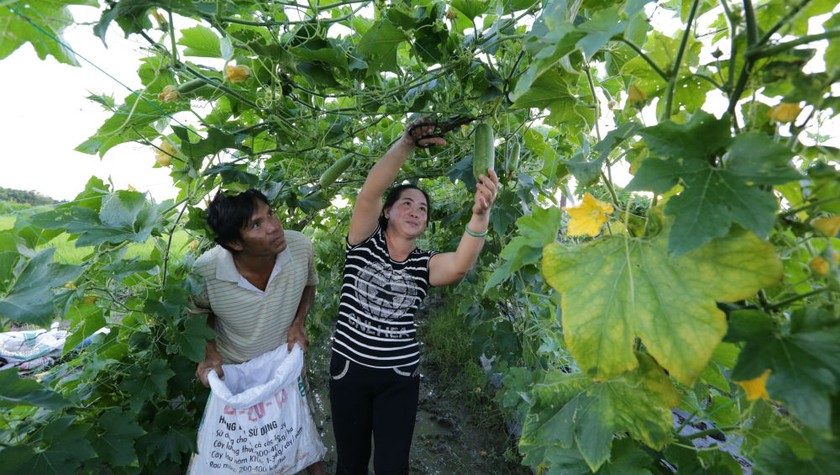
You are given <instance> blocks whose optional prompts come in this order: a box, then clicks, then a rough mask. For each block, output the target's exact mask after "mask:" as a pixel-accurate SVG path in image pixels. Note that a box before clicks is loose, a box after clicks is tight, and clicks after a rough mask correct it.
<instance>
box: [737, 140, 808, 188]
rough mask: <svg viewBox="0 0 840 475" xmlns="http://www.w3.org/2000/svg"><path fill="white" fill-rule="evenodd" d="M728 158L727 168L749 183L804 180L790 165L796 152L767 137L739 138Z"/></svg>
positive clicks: (763, 183) (775, 183)
mask: <svg viewBox="0 0 840 475" xmlns="http://www.w3.org/2000/svg"><path fill="white" fill-rule="evenodd" d="M727 155H728V156H727V159H726V165H725V167H726V169H727V170H729V171H731V172H732V173H734V174H735V175H738V176H739V177H740V178H742V179H743V180H744V181H745V182H746V183H748V184H758V185H781V184H784V183H788V182H791V181H794V180H799V179H801V178H803V177H802V174H801V173H799V172H798V171H797V170H796V169H795V168H793V166H792V165H791V160H792V159H793V155H794V154H793V151H792V150H791V149H789V148H788V147H785V146H783V145H781V144H780V143H778V142H776V141H775V140H773V139H772V138H771V137H769V136H767V135H765V134H760V133H757V132H748V133H746V134H740V135H738V136H736V137H735V139H734V140H733V141H732V145H731V146H730V147H729V152H728V154H727Z"/></svg>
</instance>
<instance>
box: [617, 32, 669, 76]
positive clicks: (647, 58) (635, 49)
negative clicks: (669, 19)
mask: <svg viewBox="0 0 840 475" xmlns="http://www.w3.org/2000/svg"><path fill="white" fill-rule="evenodd" d="M616 39H617V40H618V41H621V42H622V43H624V44H626V45H627V46H629V47H630V49H632V50H633V52H634V53H636V54H637V55H638V56H639V57H640V58H642V59H643V60H644V61H645V62H646V63H647V64H648V66H650V67H651V68H653V70H654V71H656V74H658V75H659V76H660V77H662V79H663V80H665V81H667V80H668V73H666V72H665V71H664V70H662V68H660V67H659V65H657V64H656V63H654V62H653V60H652V59H650V56H648V55H647V54H646V53H645V52H644V51H642V49H641V48H639V47H638V46H636V45H635V44H633V42H631V41H629V40H628V39H627V38H625V37H623V36H620V37H618V38H616Z"/></svg>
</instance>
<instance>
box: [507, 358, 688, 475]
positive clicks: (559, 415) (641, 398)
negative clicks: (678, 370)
mask: <svg viewBox="0 0 840 475" xmlns="http://www.w3.org/2000/svg"><path fill="white" fill-rule="evenodd" d="M552 379H554V380H553V381H550V382H549V383H547V384H548V385H546V386H544V387H543V388H541V389H539V390H540V391H542V392H543V393H544V394H545V395H544V396H543V397H545V398H547V400H544V401H540V405H539V408H538V409H537V412H533V411H532V412H529V414H528V416H527V418H526V422H525V425H524V427H523V432H522V439H521V440H520V447H529V446H534V445H556V446H559V447H561V448H570V447H571V446H572V443H573V442H574V444H575V445H576V446H577V447H578V449H579V450H580V452H581V454H582V455H583V457H584V459H585V460H586V463H587V464H588V465H589V468H590V469H591V470H592V471H593V472H594V471H596V470H598V468H599V467H600V466H601V465H603V464H604V463H605V462H606V461H607V459H608V458H609V455H610V449H611V445H612V441H613V435H614V434H615V433H617V432H628V433H629V434H630V436H631V437H632V438H633V439H635V440H638V441H641V442H643V443H644V444H646V445H647V446H649V447H651V448H653V449H657V450H658V449H661V448H662V447H664V446H665V444H667V442H668V441H669V440H670V431H671V427H672V425H673V418H672V414H671V408H672V407H674V406H676V405H677V404H678V403H679V397H678V395H677V392H676V389H675V388H674V386H673V384H672V383H671V381H670V379H669V378H668V376H667V375H666V374H665V373H664V372H663V371H662V368H660V367H659V366H657V365H656V363H655V362H653V360H652V359H650V357H647V356H644V355H640V357H639V360H638V366H637V367H636V369H635V370H633V371H631V372H628V373H625V374H623V375H621V376H620V377H618V378H616V379H612V380H607V381H602V382H601V383H599V384H595V383H594V382H593V381H589V380H584V379H582V378H581V375H560V376H559V377H557V378H552ZM543 384H546V383H543ZM582 385H583V386H582ZM558 394H559V395H560V397H559V398H557V397H555V396H554V395H558ZM568 394H575V395H574V396H573V397H572V398H571V399H569V400H568V401H567V402H564V399H565V397H564V396H563V395H568Z"/></svg>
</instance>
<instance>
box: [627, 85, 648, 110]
mask: <svg viewBox="0 0 840 475" xmlns="http://www.w3.org/2000/svg"><path fill="white" fill-rule="evenodd" d="M645 100H647V94H645V91H643V90H641V89H639V88H638V87H636V85H635V84H631V85H630V90H629V91H627V102H629V103H630V105H633V106H635V105H637V104H641V103H644V102H645Z"/></svg>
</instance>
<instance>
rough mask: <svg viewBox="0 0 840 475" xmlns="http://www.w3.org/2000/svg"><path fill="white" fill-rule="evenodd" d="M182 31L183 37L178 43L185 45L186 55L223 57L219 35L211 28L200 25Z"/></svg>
mask: <svg viewBox="0 0 840 475" xmlns="http://www.w3.org/2000/svg"><path fill="white" fill-rule="evenodd" d="M180 31H181V38H180V39H179V40H178V44H180V45H182V46H185V48H184V55H186V56H198V57H204V58H220V57H222V49H221V43H220V42H219V36H218V35H216V33H215V32H214V31H213V30H211V29H210V28H207V27H206V26H201V25H199V26H196V27H193V28H185V29H183V30H180Z"/></svg>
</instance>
